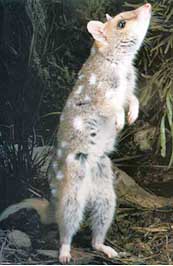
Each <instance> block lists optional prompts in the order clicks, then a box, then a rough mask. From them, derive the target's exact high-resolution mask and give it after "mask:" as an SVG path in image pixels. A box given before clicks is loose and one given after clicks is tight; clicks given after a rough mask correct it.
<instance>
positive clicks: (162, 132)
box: [160, 115, 166, 158]
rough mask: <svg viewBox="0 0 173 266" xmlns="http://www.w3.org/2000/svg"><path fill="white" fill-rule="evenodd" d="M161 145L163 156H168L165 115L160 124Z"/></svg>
mask: <svg viewBox="0 0 173 266" xmlns="http://www.w3.org/2000/svg"><path fill="white" fill-rule="evenodd" d="M160 146H161V156H162V157H163V158H165V156H166V133H165V115H164V116H163V117H162V120H161V124H160Z"/></svg>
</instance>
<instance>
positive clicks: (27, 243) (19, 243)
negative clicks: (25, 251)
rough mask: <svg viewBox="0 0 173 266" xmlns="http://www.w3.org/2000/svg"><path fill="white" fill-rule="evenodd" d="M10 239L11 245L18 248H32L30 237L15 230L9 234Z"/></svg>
mask: <svg viewBox="0 0 173 266" xmlns="http://www.w3.org/2000/svg"><path fill="white" fill-rule="evenodd" d="M8 239H9V242H10V244H12V245H14V246H15V247H18V248H30V247H31V240H30V237H29V236H28V235H27V234H25V233H24V232H21V231H19V230H13V231H11V232H9V233H8Z"/></svg>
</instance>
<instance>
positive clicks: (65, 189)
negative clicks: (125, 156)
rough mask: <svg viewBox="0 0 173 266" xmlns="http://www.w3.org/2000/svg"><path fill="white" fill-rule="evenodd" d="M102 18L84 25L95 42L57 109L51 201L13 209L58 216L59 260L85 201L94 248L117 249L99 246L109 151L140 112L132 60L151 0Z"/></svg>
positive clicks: (108, 209) (110, 192) (110, 212)
mask: <svg viewBox="0 0 173 266" xmlns="http://www.w3.org/2000/svg"><path fill="white" fill-rule="evenodd" d="M106 17H107V21H106V22H105V23H102V22H100V21H90V22H89V23H88V25H87V29H88V31H89V33H90V34H91V35H92V37H93V38H94V40H95V42H94V44H93V46H92V48H91V53H90V56H89V58H88V60H87V61H86V62H85V64H84V65H83V67H82V69H81V70H80V72H79V75H78V79H77V81H76V84H75V86H74V88H73V90H72V92H71V94H70V96H69V98H68V99H67V102H66V104H65V107H64V110H63V112H62V114H61V118H60V125H59V130H58V135H57V147H56V149H55V155H54V157H53V160H52V163H51V167H50V168H51V175H52V179H51V184H50V186H51V188H52V198H51V200H50V203H48V202H47V201H46V200H40V199H28V200H25V201H24V202H22V203H19V204H17V205H16V206H18V207H17V210H18V209H21V208H24V207H27V208H31V207H32V208H35V209H36V210H37V211H38V213H39V214H40V216H41V219H42V221H43V222H45V223H48V222H51V221H52V220H53V219H54V220H55V221H56V222H57V224H58V227H59V233H60V251H59V260H60V262H61V263H67V262H69V261H70V258H71V254H70V250H71V242H72V237H73V235H74V234H75V233H76V232H77V230H78V229H79V225H80V222H81V221H82V218H83V214H84V210H85V209H86V208H87V209H88V210H90V215H91V226H92V246H93V248H94V249H96V250H99V251H102V252H103V253H105V254H106V255H107V256H108V257H110V258H112V257H115V256H117V255H118V254H117V252H116V251H115V250H114V249H113V248H111V247H109V246H106V245H104V240H105V236H106V233H107V230H108V228H109V227H110V224H111V222H112V219H113V216H114V211H115V205H116V195H115V192H114V188H113V180H114V175H113V171H112V168H111V161H110V159H109V157H108V155H109V153H111V152H112V151H113V150H114V145H115V141H116V137H117V134H118V133H119V131H120V130H121V129H122V128H123V127H124V124H125V110H127V120H128V123H129V124H132V123H133V122H134V121H135V120H136V119H137V117H138V112H139V102H138V99H137V98H136V96H135V94H134V93H135V83H136V74H135V69H134V66H133V60H134V58H135V55H136V53H137V51H138V50H139V48H140V46H141V44H142V42H143V39H144V37H145V35H146V32H147V29H148V27H149V23H150V18H151V5H150V4H145V5H143V6H141V7H140V8H138V9H136V10H133V11H129V12H123V13H120V14H118V15H117V16H115V17H111V16H109V15H108V14H107V15H106ZM9 208H11V207H9ZM9 208H8V209H7V210H8V213H9ZM7 210H6V211H5V212H4V213H2V215H1V218H0V219H1V220H2V219H4V218H5V217H6V214H7Z"/></svg>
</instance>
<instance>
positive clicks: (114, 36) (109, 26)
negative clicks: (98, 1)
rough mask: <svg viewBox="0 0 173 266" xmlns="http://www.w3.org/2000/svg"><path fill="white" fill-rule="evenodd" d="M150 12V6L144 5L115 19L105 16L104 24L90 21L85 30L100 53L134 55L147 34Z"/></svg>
mask: <svg viewBox="0 0 173 266" xmlns="http://www.w3.org/2000/svg"><path fill="white" fill-rule="evenodd" d="M151 10H152V8H151V5H150V4H145V5H143V6H141V7H140V8H137V9H135V10H132V11H127V12H122V13H120V14H118V15H117V16H115V17H111V16H110V15H108V14H106V18H107V21H106V22H105V23H102V22H100V21H90V22H89V23H88V25H87V29H88V31H89V33H91V35H92V36H93V38H94V40H95V41H96V47H97V48H98V49H99V50H100V51H102V52H104V51H105V52H108V51H109V53H110V52H111V51H114V52H116V53H117V52H119V53H120V54H121V52H122V54H129V55H134V54H135V53H136V52H137V50H138V49H139V48H140V46H141V44H142V42H143V40H144V37H145V35H146V33H147V30H148V27H149V24H150V19H151Z"/></svg>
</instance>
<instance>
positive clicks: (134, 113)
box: [127, 97, 139, 125]
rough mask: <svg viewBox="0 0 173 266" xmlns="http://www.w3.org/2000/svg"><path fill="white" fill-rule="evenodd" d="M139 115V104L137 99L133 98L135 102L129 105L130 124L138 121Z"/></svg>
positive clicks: (128, 118) (128, 117)
mask: <svg viewBox="0 0 173 266" xmlns="http://www.w3.org/2000/svg"><path fill="white" fill-rule="evenodd" d="M138 114H139V102H138V99H137V98H136V97H134V98H133V100H132V101H131V102H130V104H129V112H128V116H127V120H128V124H129V125H131V124H133V123H134V122H135V121H136V119H137V118H138Z"/></svg>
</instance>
